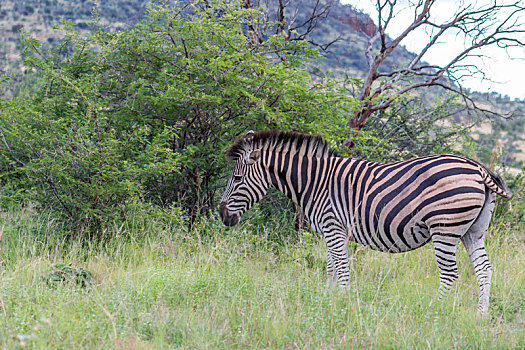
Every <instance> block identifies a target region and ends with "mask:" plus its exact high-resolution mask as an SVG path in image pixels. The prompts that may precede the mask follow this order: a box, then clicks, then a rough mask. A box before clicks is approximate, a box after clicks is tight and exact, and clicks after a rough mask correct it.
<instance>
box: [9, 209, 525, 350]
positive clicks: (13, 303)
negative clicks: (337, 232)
mask: <svg viewBox="0 0 525 350" xmlns="http://www.w3.org/2000/svg"><path fill="white" fill-rule="evenodd" d="M2 217H3V220H2V221H3V236H2V243H1V246H0V247H1V255H0V259H1V282H0V342H1V346H2V347H5V348H17V347H18V348H20V347H24V348H64V349H73V348H74V349H81V348H86V349H93V348H103V349H112V348H115V349H150V348H159V349H164V348H177V347H182V348H211V349H214V348H242V349H245V348H352V347H353V348H363V347H367V348H368V347H373V348H417V349H419V348H432V349H439V348H442V349H450V348H505V349H507V348H524V347H525V311H524V309H525V268H524V267H525V240H524V235H523V233H518V232H494V231H491V232H490V236H491V237H490V240H489V246H488V250H489V254H490V258H491V262H492V264H493V267H494V278H493V289H492V297H491V305H490V308H489V311H490V317H489V318H488V319H487V320H486V321H485V322H480V323H477V322H476V317H475V312H476V305H477V293H478V288H477V283H476V280H475V276H474V274H473V271H472V268H471V266H470V263H469V262H468V258H467V256H466V253H465V251H464V249H463V248H462V247H461V248H460V249H459V252H460V254H459V257H458V259H459V269H460V275H461V277H460V280H459V281H458V283H457V284H456V286H455V288H454V289H453V291H452V293H451V295H450V296H449V298H448V299H447V300H446V303H445V304H444V305H443V308H442V311H441V316H440V317H439V319H438V322H437V324H436V325H434V323H433V315H434V314H435V312H436V310H437V307H436V305H435V303H434V304H433V305H430V304H431V300H432V299H433V298H434V296H435V295H436V290H437V286H438V273H437V267H436V263H435V261H434V256H433V252H432V249H431V247H430V246H428V247H425V248H423V249H419V250H416V251H414V252H410V253H407V254H398V255H389V254H383V253H378V252H374V251H371V250H364V251H360V252H358V253H357V255H356V256H355V259H353V260H352V262H351V284H350V287H349V288H348V290H340V289H339V288H334V287H328V286H327V285H326V279H325V248H324V243H323V241H322V240H319V239H316V238H312V237H309V236H304V237H301V238H300V239H299V241H298V242H295V243H293V244H292V243H287V244H284V245H283V244H277V243H275V242H273V241H272V239H270V237H272V234H271V233H272V232H269V231H267V230H266V229H262V228H260V227H254V226H250V225H249V224H244V225H243V226H241V227H240V228H238V229H234V230H231V229H226V228H224V227H222V226H221V225H220V224H218V223H217V222H208V223H205V224H203V225H201V226H200V227H199V228H198V229H196V230H195V231H193V232H190V233H188V232H185V231H184V230H182V229H181V228H176V227H172V228H169V227H166V226H163V225H160V224H159V223H157V222H154V221H153V220H152V221H151V222H148V221H147V220H143V222H139V223H135V224H134V225H130V226H127V225H125V226H121V227H115V229H114V232H113V234H114V235H115V238H114V239H113V240H112V241H110V242H109V243H106V244H103V245H102V244H101V245H98V246H92V247H88V248H86V247H83V246H82V245H81V244H79V243H73V244H67V243H65V242H64V241H62V240H60V239H58V240H57V239H56V238H53V237H55V236H56V232H55V230H56V229H57V228H56V224H54V223H53V222H52V220H49V218H46V217H42V216H41V217H36V216H34V215H33V216H32V215H29V214H27V213H26V212H18V213H17V212H10V213H4V214H3V216H2ZM275 229H276V230H278V229H279V227H277V228H275ZM58 263H65V264H70V265H72V266H74V267H80V268H84V269H87V270H89V271H90V272H91V273H92V274H93V277H94V283H93V284H92V286H91V287H89V288H82V287H80V286H78V285H76V284H75V283H73V282H70V283H68V282H65V283H55V284H50V283H48V282H46V278H45V276H47V275H48V274H49V273H50V272H51V271H52V266H53V265H54V264H58Z"/></svg>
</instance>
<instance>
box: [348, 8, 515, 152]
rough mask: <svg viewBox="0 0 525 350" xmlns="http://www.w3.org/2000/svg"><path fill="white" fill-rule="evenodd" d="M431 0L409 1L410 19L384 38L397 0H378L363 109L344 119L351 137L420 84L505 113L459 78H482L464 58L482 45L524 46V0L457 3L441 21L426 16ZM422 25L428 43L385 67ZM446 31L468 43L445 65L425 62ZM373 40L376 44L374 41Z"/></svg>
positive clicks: (362, 95) (476, 54)
mask: <svg viewBox="0 0 525 350" xmlns="http://www.w3.org/2000/svg"><path fill="white" fill-rule="evenodd" d="M435 3H436V1H435V0H418V1H417V3H415V4H412V6H413V8H414V17H413V20H412V22H411V23H409V24H408V25H407V27H406V28H405V30H404V31H403V32H402V33H401V34H399V35H398V36H397V37H395V38H393V39H389V37H388V36H387V34H386V32H387V29H388V26H389V24H390V23H391V21H392V19H393V18H394V17H395V13H396V12H395V7H396V5H397V1H396V0H377V3H376V11H377V28H376V32H375V33H374V35H371V36H370V37H369V40H368V46H367V49H366V51H365V56H366V59H367V62H368V66H369V69H368V72H367V74H366V77H365V79H364V81H363V86H362V88H361V93H360V95H359V97H358V100H359V101H361V105H362V106H363V108H362V109H361V110H359V111H358V112H356V113H355V114H353V115H352V116H351V117H350V118H349V120H348V123H347V125H348V127H349V128H350V138H352V137H353V136H354V135H355V134H356V132H358V131H359V130H360V129H361V128H362V127H363V126H364V125H365V123H366V121H367V120H368V119H369V118H370V117H371V116H372V114H374V113H376V112H377V111H380V110H382V109H385V108H388V107H390V106H391V105H392V103H393V102H394V101H396V100H397V99H398V98H399V97H400V96H402V95H404V94H406V93H409V92H410V91H413V90H416V89H419V88H422V87H430V86H438V87H441V88H443V89H445V90H448V91H451V92H453V93H455V94H457V95H458V96H460V97H461V98H462V99H463V101H464V103H465V105H466V107H467V108H471V109H474V110H477V111H479V112H482V113H484V114H486V115H498V116H503V117H508V116H504V115H501V114H500V113H499V112H496V111H492V110H489V109H486V108H483V107H481V106H479V105H478V104H476V103H475V102H474V101H473V100H472V99H471V98H469V97H468V95H467V93H466V92H465V91H464V90H463V89H462V88H461V84H460V79H461V78H462V77H464V76H466V75H467V74H468V75H480V76H481V77H482V78H484V79H486V77H485V75H484V72H482V71H481V70H480V69H478V68H477V67H475V66H474V65H472V64H467V63H465V60H466V59H467V58H470V57H481V56H482V54H481V53H479V51H480V50H481V49H482V48H484V47H488V46H498V47H500V48H502V49H508V48H512V47H525V23H524V22H523V21H522V20H520V18H522V17H520V16H523V15H525V4H524V3H523V0H515V1H514V2H512V3H504V4H501V3H499V1H498V0H494V1H493V2H492V3H491V4H489V5H487V6H478V5H476V4H475V3H474V4H473V3H466V4H464V3H458V8H457V9H456V11H455V12H454V14H453V15H452V17H451V18H450V19H449V20H447V21H442V22H441V23H438V22H436V20H435V19H432V16H431V13H432V10H433V9H434V8H433V6H434V5H435ZM422 28H424V29H427V33H428V34H429V38H428V42H427V43H426V44H425V45H424V46H423V48H422V49H421V50H420V51H419V52H418V53H416V55H415V56H414V57H413V58H412V59H411V60H410V62H408V63H407V64H406V65H405V66H404V67H401V68H397V69H388V67H384V62H385V59H386V58H387V57H388V56H389V55H390V54H391V53H392V52H393V51H394V50H395V49H396V48H397V47H398V46H399V45H400V43H401V42H403V41H404V40H405V39H406V38H407V36H408V35H409V34H411V33H413V32H414V31H415V30H418V29H422ZM448 33H456V37H462V38H464V40H465V41H466V40H467V39H468V40H469V41H470V43H468V44H467V45H466V47H465V48H464V49H463V50H462V51H460V52H458V53H456V55H455V56H453V57H452V58H451V59H450V60H449V61H448V62H447V63H446V64H444V65H431V64H428V63H425V62H424V61H423V60H424V57H425V55H426V54H427V53H428V52H429V50H430V49H431V48H434V47H435V46H436V45H437V44H438V43H439V42H440V39H441V38H443V37H444V35H445V34H448ZM378 39H379V46H378V45H376V42H377V40H378ZM347 146H348V147H353V143H352V142H351V141H350V142H349V143H348V144H347Z"/></svg>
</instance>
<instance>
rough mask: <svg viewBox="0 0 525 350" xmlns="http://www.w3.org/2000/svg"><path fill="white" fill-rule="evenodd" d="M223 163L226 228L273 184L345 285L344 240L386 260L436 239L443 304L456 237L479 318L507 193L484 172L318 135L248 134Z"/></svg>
mask: <svg viewBox="0 0 525 350" xmlns="http://www.w3.org/2000/svg"><path fill="white" fill-rule="evenodd" d="M227 156H228V158H229V159H231V160H234V161H235V166H234V169H233V172H232V176H231V178H230V180H229V182H228V185H227V188H226V191H225V193H224V195H223V197H222V200H221V206H220V214H221V218H222V220H223V222H224V223H225V224H226V225H230V226H232V225H235V224H237V223H238V221H239V219H240V216H241V215H242V214H243V213H244V212H245V211H246V210H248V209H250V208H251V207H252V206H253V205H254V204H255V203H256V202H257V201H259V200H260V199H261V198H262V197H263V196H264V195H265V194H266V192H267V190H268V188H269V187H270V186H274V187H275V188H277V189H279V190H280V191H281V192H283V193H284V194H285V195H287V196H288V197H289V198H290V199H292V200H293V201H294V202H295V203H297V204H298V205H299V206H300V207H301V208H302V210H303V212H304V214H305V216H306V218H307V219H308V221H309V223H310V225H311V226H312V228H313V229H314V230H315V231H317V232H319V233H320V234H322V235H323V236H324V237H325V239H326V244H327V247H328V256H327V272H328V274H329V276H330V277H332V278H335V277H337V280H338V281H339V284H340V285H341V286H346V285H347V284H348V280H349V268H348V256H347V254H348V253H347V244H348V241H349V240H351V241H355V242H358V243H360V244H364V245H366V246H369V247H371V248H373V249H376V250H380V251H384V252H390V253H398V252H406V251H409V250H413V249H416V248H419V247H421V246H423V245H425V244H426V243H428V242H430V241H432V242H433V244H434V249H435V254H436V259H437V263H438V268H439V272H440V288H439V295H440V297H441V296H442V295H443V294H445V293H446V292H447V291H448V290H449V289H450V287H451V285H452V284H453V283H454V281H455V280H456V279H457V278H458V271H457V264H456V247H457V245H458V244H459V241H460V240H461V241H462V242H463V244H464V245H465V247H466V249H467V252H468V254H469V256H470V259H471V261H472V264H473V266H474V270H475V273H476V276H477V278H478V282H479V286H480V298H479V304H478V312H479V313H480V314H482V313H484V312H485V311H486V310H487V307H488V296H489V291H490V279H491V274H492V272H491V266H490V263H489V261H488V258H487V255H486V251H485V247H484V237H485V233H486V231H487V228H488V225H489V223H490V219H491V217H492V211H493V209H494V204H495V197H496V194H499V195H501V196H503V197H507V198H510V196H511V193H510V191H509V190H508V189H507V187H506V186H505V184H504V182H503V181H502V180H501V178H499V177H498V176H497V175H495V174H493V173H492V172H490V171H489V170H488V169H487V168H485V167H484V166H483V165H481V164H479V163H477V162H475V161H473V160H471V159H468V158H465V157H460V156H455V155H449V154H446V155H434V156H428V157H423V158H417V159H412V160H408V161H402V162H395V163H386V164H385V163H375V162H368V161H365V160H360V159H353V158H343V157H338V156H336V155H335V154H334V153H333V152H331V151H330V149H329V147H328V146H327V144H326V143H325V142H324V141H323V140H322V139H321V138H320V137H313V136H306V135H302V134H296V133H285V132H279V131H263V132H260V133H253V132H250V133H248V134H247V135H246V136H245V137H244V138H242V139H240V140H238V141H237V142H236V143H234V144H233V145H232V146H231V147H230V148H229V149H228V150H227Z"/></svg>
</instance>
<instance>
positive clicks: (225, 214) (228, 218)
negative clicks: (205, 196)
mask: <svg viewBox="0 0 525 350" xmlns="http://www.w3.org/2000/svg"><path fill="white" fill-rule="evenodd" d="M219 215H220V216H221V220H222V223H223V224H224V225H226V226H235V225H237V224H238V223H239V215H237V214H233V215H232V214H230V212H229V211H228V208H227V207H226V202H224V201H223V202H221V204H220V206H219Z"/></svg>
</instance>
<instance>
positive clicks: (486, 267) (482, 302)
mask: <svg viewBox="0 0 525 350" xmlns="http://www.w3.org/2000/svg"><path fill="white" fill-rule="evenodd" d="M495 197H496V195H495V194H494V193H492V192H489V193H488V195H487V198H486V199H485V205H484V206H483V209H482V210H481V212H480V214H479V216H478V218H477V219H476V221H475V222H474V223H473V224H472V226H471V227H470V228H469V229H468V231H467V233H466V234H465V235H464V236H463V237H461V241H462V242H463V245H464V246H465V249H466V250H467V253H468V256H469V258H470V262H471V263H472V266H474V273H475V274H476V278H477V280H478V284H479V301H478V312H477V317H478V318H480V317H482V316H484V315H485V314H486V313H487V311H488V307H489V296H490V284H491V279H492V266H491V265H490V262H489V259H488V257H487V252H486V251H485V235H486V233H487V229H488V227H489V223H490V220H491V218H492V212H493V210H494V205H495V202H496V198H495Z"/></svg>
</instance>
